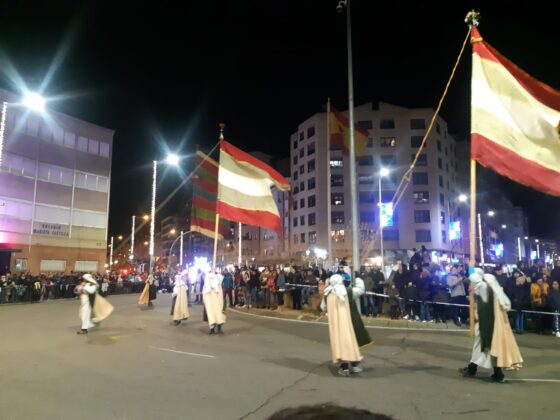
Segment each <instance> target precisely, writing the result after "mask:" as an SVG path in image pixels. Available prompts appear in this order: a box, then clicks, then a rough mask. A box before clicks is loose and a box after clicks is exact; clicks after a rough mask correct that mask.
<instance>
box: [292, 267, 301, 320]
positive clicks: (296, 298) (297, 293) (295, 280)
mask: <svg viewBox="0 0 560 420" xmlns="http://www.w3.org/2000/svg"><path fill="white" fill-rule="evenodd" d="M289 283H291V284H296V285H299V284H303V278H302V276H301V273H300V272H299V271H297V270H296V269H295V267H292V268H290V274H289ZM292 309H297V310H300V309H301V287H298V286H296V287H294V288H293V289H292Z"/></svg>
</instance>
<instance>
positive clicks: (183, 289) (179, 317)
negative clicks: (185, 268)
mask: <svg viewBox="0 0 560 420" xmlns="http://www.w3.org/2000/svg"><path fill="white" fill-rule="evenodd" d="M172 297H173V303H172V305H171V315H172V316H173V323H174V324H175V325H179V324H181V321H183V320H187V319H188V318H189V316H190V315H189V303H188V298H187V284H186V281H185V275H184V274H177V275H176V276H175V284H174V286H173V294H172Z"/></svg>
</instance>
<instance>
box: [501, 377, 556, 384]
mask: <svg viewBox="0 0 560 420" xmlns="http://www.w3.org/2000/svg"><path fill="white" fill-rule="evenodd" d="M506 381H507V382H510V381H517V382H556V383H560V379H521V378H514V379H512V378H506Z"/></svg>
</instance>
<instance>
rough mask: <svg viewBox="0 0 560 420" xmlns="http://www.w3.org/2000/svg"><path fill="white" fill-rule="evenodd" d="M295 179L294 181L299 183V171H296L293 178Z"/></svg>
mask: <svg viewBox="0 0 560 420" xmlns="http://www.w3.org/2000/svg"><path fill="white" fill-rule="evenodd" d="M293 178H294V181H297V180H298V172H297V171H294V176H293Z"/></svg>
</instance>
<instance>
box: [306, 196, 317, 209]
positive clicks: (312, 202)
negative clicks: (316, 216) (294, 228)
mask: <svg viewBox="0 0 560 420" xmlns="http://www.w3.org/2000/svg"><path fill="white" fill-rule="evenodd" d="M307 207H315V196H314V195H310V196H309V197H307Z"/></svg>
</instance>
